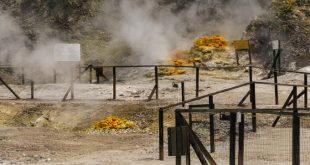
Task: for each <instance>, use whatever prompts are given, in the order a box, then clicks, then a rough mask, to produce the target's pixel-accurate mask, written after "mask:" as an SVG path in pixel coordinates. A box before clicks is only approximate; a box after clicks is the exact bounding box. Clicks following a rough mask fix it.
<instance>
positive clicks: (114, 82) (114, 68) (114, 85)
mask: <svg viewBox="0 0 310 165" xmlns="http://www.w3.org/2000/svg"><path fill="white" fill-rule="evenodd" d="M113 99H114V100H115V99H116V67H115V66H113Z"/></svg>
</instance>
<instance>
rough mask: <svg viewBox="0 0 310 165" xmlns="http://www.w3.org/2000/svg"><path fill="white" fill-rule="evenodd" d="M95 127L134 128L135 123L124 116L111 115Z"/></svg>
mask: <svg viewBox="0 0 310 165" xmlns="http://www.w3.org/2000/svg"><path fill="white" fill-rule="evenodd" d="M93 127H94V129H133V128H134V127H135V124H134V122H132V121H129V120H126V119H123V118H119V117H116V116H109V117H107V118H106V119H103V120H100V121H99V122H97V123H96V124H95V125H94V126H93Z"/></svg>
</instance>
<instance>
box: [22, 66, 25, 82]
mask: <svg viewBox="0 0 310 165" xmlns="http://www.w3.org/2000/svg"><path fill="white" fill-rule="evenodd" d="M22 84H23V85H24V84H25V68H24V67H22Z"/></svg>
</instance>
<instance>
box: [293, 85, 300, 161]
mask: <svg viewBox="0 0 310 165" xmlns="http://www.w3.org/2000/svg"><path fill="white" fill-rule="evenodd" d="M293 90H294V94H293V99H294V103H293V109H294V112H293V138H292V144H293V147H292V149H293V152H292V160H293V161H292V164H293V165H299V164H300V119H299V116H298V109H297V86H294V87H293Z"/></svg>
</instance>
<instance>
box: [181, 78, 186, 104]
mask: <svg viewBox="0 0 310 165" xmlns="http://www.w3.org/2000/svg"><path fill="white" fill-rule="evenodd" d="M181 89H182V102H184V101H185V85H184V81H182V82H181ZM182 107H185V104H182Z"/></svg>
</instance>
